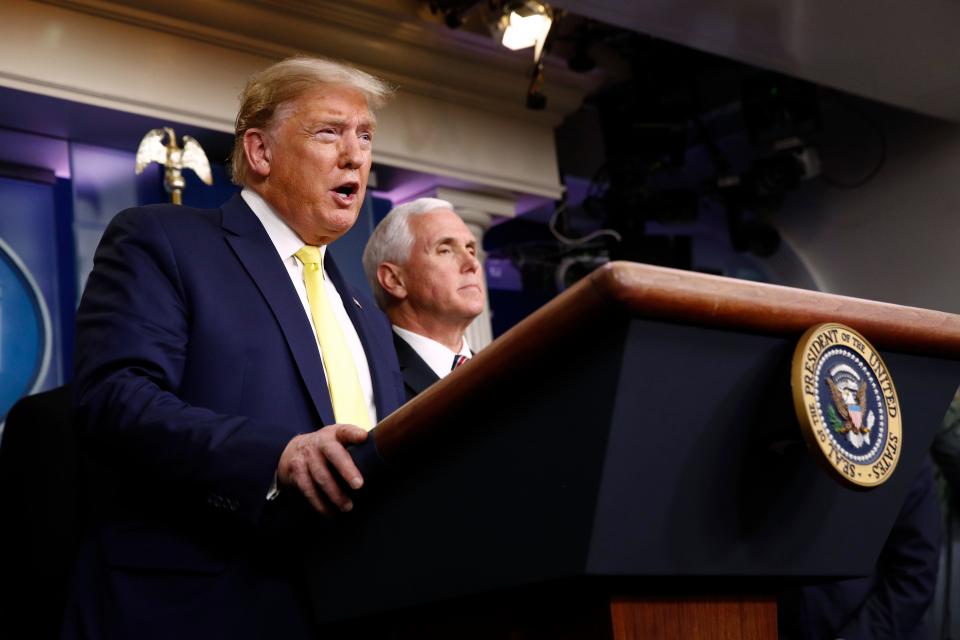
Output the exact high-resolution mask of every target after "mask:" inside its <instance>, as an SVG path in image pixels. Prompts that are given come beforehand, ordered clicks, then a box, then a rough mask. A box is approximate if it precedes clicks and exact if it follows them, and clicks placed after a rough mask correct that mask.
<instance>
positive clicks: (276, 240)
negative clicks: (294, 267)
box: [240, 187, 327, 260]
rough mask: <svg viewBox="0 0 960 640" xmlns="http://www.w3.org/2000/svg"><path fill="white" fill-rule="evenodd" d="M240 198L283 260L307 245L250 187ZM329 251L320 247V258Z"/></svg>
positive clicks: (322, 246) (242, 192)
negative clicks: (258, 221) (255, 217)
mask: <svg viewBox="0 0 960 640" xmlns="http://www.w3.org/2000/svg"><path fill="white" fill-rule="evenodd" d="M240 197H241V198H243V201H244V202H246V203H247V206H249V207H250V209H251V210H252V211H253V213H254V215H256V216H257V219H258V220H260V224H262V225H263V228H264V229H265V230H266V232H267V235H268V236H270V242H272V243H273V246H274V247H275V248H276V250H277V253H279V254H280V257H281V258H282V259H283V260H289V259H290V258H292V257H293V254H295V253H296V252H297V251H299V250H300V248H301V247H302V246H303V245H304V244H305V243H304V242H303V240H302V239H301V238H300V236H298V235H297V232H296V231H294V230H293V229H291V228H290V225H288V224H287V223H286V221H285V220H284V219H283V218H281V217H280V214H278V213H277V212H276V211H275V210H274V208H273V207H271V206H270V203H269V202H267V201H266V200H264V199H263V196H261V195H260V194H259V193H257V192H256V191H254V190H253V189H251V188H250V187H244V188H243V190H242V191H241V192H240ZM326 251H327V246H326V245H321V247H320V258H321V260H322V259H323V256H324V255H325V253H326Z"/></svg>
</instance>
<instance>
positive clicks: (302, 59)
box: [230, 56, 393, 185]
mask: <svg viewBox="0 0 960 640" xmlns="http://www.w3.org/2000/svg"><path fill="white" fill-rule="evenodd" d="M322 85H336V86H341V87H347V88H350V89H355V90H357V91H359V92H360V93H362V94H363V96H364V98H366V100H367V106H368V108H369V109H371V110H374V109H377V108H379V107H381V106H383V104H384V103H385V102H386V101H387V99H388V98H389V97H390V95H391V94H392V93H393V88H392V87H391V86H390V85H388V84H387V83H386V82H384V81H382V80H380V79H379V78H376V77H374V76H372V75H370V74H369V73H366V72H364V71H360V70H359V69H355V68H353V67H350V66H348V65H345V64H342V63H339V62H334V61H332V60H326V59H324V58H312V57H307V56H297V57H293V58H287V59H286V60H281V61H280V62H277V63H276V64H273V65H271V66H269V67H267V68H266V69H264V70H263V71H260V72H259V73H256V74H254V75H253V76H251V77H250V79H249V80H248V81H247V86H246V87H244V89H243V93H241V94H240V110H239V111H238V113H237V122H236V127H235V130H234V133H235V136H236V137H235V138H234V141H233V153H232V154H231V158H230V163H231V169H232V174H233V182H234V183H235V184H238V185H244V184H246V180H247V162H246V157H245V155H244V151H243V136H244V134H245V133H246V132H247V130H248V129H267V128H269V127H270V125H272V124H273V123H274V116H276V115H277V112H278V110H280V108H281V107H282V106H283V105H285V104H287V103H288V102H290V101H291V100H296V99H297V98H299V97H300V96H302V95H303V94H304V93H306V92H308V91H310V90H311V89H314V88H316V87H319V86H322ZM281 117H282V114H281Z"/></svg>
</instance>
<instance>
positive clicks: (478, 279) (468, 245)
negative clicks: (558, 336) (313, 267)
mask: <svg viewBox="0 0 960 640" xmlns="http://www.w3.org/2000/svg"><path fill="white" fill-rule="evenodd" d="M363 269H364V271H365V272H366V275H367V280H368V281H369V282H370V287H371V288H372V289H373V292H374V296H375V297H376V299H377V304H379V305H380V308H381V309H383V311H384V312H385V313H386V314H387V316H388V317H389V318H390V323H391V324H392V325H393V331H394V336H393V341H394V345H395V346H396V349H397V357H398V359H399V361H400V369H401V371H402V372H403V380H404V386H405V389H406V394H407V399H410V398H412V397H414V396H416V395H417V394H419V393H421V392H422V391H423V390H424V389H426V388H427V387H428V386H430V385H431V384H433V383H434V382H436V381H437V380H439V379H441V378H443V377H444V376H446V375H447V374H449V373H450V372H451V371H453V369H455V368H456V367H458V366H460V365H461V364H463V363H464V362H465V361H466V360H467V359H469V358H470V357H472V355H473V353H472V351H471V350H470V346H469V345H468V344H467V340H466V337H465V335H464V332H465V331H466V329H467V327H468V326H469V325H470V323H471V322H472V321H473V319H474V318H476V317H477V316H478V315H480V313H481V312H482V311H483V303H484V299H485V292H484V286H483V272H482V271H481V269H480V261H479V260H478V259H477V241H476V239H475V238H474V237H473V234H472V233H471V232H470V230H469V229H468V228H467V225H465V224H464V223H463V220H461V219H460V216H458V215H457V214H456V213H454V211H453V205H451V204H450V203H449V202H447V201H445V200H439V199H436V198H420V199H418V200H414V201H412V202H408V203H406V204H402V205H400V206H398V207H396V208H394V209H393V210H392V211H390V213H388V214H387V216H386V217H385V218H384V219H383V220H382V221H381V222H380V224H379V225H377V228H376V229H374V231H373V235H371V236H370V240H369V241H368V242H367V247H366V249H365V250H364V252H363Z"/></svg>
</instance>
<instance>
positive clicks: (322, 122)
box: [307, 114, 377, 131]
mask: <svg viewBox="0 0 960 640" xmlns="http://www.w3.org/2000/svg"><path fill="white" fill-rule="evenodd" d="M349 122H350V118H348V117H347V116H340V115H332V114H331V115H325V116H319V117H317V118H314V119H313V120H310V121H309V124H308V125H307V128H309V129H315V128H317V127H322V126H331V125H332V126H338V127H339V126H343V125H345V124H347V123H349ZM359 128H360V129H369V130H371V131H373V130H375V129H376V128H377V119H376V118H374V117H373V116H371V117H370V118H365V119H363V120H361V121H360V123H359Z"/></svg>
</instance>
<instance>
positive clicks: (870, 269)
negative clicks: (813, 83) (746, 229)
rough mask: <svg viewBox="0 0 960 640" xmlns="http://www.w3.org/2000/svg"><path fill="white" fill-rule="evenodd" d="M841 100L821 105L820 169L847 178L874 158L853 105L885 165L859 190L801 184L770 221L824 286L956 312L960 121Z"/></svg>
mask: <svg viewBox="0 0 960 640" xmlns="http://www.w3.org/2000/svg"><path fill="white" fill-rule="evenodd" d="M843 104H844V103H840V104H837V103H833V104H827V105H825V110H824V117H825V130H824V133H823V134H822V135H821V136H820V137H819V140H818V142H819V143H820V147H821V150H822V154H823V162H824V171H825V172H826V173H827V174H830V175H832V176H833V177H835V178H837V179H844V180H849V181H852V180H854V179H856V178H857V177H859V176H862V175H864V174H865V173H866V172H867V171H868V170H869V169H870V167H871V165H872V163H873V162H874V161H875V160H876V159H877V157H878V156H877V154H878V153H879V144H878V139H877V135H876V133H875V130H874V129H873V128H872V127H871V126H870V125H869V124H868V121H867V120H865V119H864V118H863V116H862V115H858V113H857V111H859V110H862V111H863V115H866V116H867V117H868V118H870V119H871V120H873V121H874V122H875V123H876V125H878V126H879V127H881V128H882V129H883V130H884V131H885V132H886V138H887V154H886V155H887V159H886V163H885V165H884V166H883V168H882V169H881V171H880V172H879V173H878V174H877V175H876V177H875V178H874V179H873V180H871V181H870V182H868V183H867V184H865V185H863V186H862V187H860V188H857V189H837V188H833V187H830V186H827V185H826V184H825V183H824V181H823V180H819V179H815V180H813V181H810V182H808V183H805V184H804V185H803V186H802V187H801V188H800V189H799V190H797V191H795V192H792V193H790V194H788V196H787V199H786V202H785V204H784V206H783V208H782V209H781V210H780V211H779V212H778V213H777V214H776V215H775V216H773V218H772V219H773V221H774V222H775V224H776V225H777V227H778V228H779V230H780V232H781V234H782V236H783V238H784V239H785V240H786V241H787V242H788V243H790V245H791V246H792V247H793V249H794V250H795V251H796V253H797V255H798V256H799V257H800V259H801V260H802V261H803V262H804V263H805V264H806V266H807V268H808V269H809V271H810V273H811V275H812V276H813V278H814V280H815V282H816V283H817V285H818V286H819V288H821V289H823V290H824V291H829V292H832V293H840V294H844V295H852V296H857V297H864V298H873V299H876V300H883V301H886V302H894V303H898V304H905V305H910V306H918V307H927V308H932V309H939V310H943V311H949V312H952V313H960V282H958V274H960V255H958V248H960V126H958V125H952V124H946V123H943V122H940V121H937V120H933V119H931V118H927V117H922V116H917V115H914V114H910V113H906V112H902V111H897V110H894V109H891V108H886V107H879V106H876V105H867V104H863V103H862V102H859V101H857V102H846V103H845V104H847V105H848V106H843ZM850 107H853V108H850Z"/></svg>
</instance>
